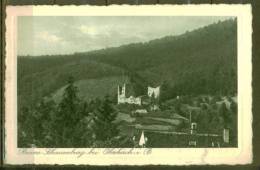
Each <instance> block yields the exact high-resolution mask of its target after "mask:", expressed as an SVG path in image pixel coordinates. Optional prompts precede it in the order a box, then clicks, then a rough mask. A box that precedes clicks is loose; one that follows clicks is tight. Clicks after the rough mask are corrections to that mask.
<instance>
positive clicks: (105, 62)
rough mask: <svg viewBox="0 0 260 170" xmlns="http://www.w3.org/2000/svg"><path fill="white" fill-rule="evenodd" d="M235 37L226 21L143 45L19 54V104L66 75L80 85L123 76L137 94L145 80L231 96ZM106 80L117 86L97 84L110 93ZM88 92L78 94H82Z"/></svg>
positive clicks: (49, 91) (52, 90)
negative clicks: (28, 55) (71, 53)
mask: <svg viewBox="0 0 260 170" xmlns="http://www.w3.org/2000/svg"><path fill="white" fill-rule="evenodd" d="M236 35H237V33H236V20H227V21H223V22H218V23H215V24H212V25H209V26H206V27H203V28H200V29H197V30H194V31H191V32H186V33H185V34H183V35H179V36H168V37H164V38H161V39H156V40H152V41H149V42H146V43H135V44H129V45H124V46H121V47H115V48H108V49H102V50H97V51H92V52H86V53H76V54H74V55H61V56H57V55H56V56H40V57H33V56H31V57H19V58H18V97H19V99H18V102H19V106H22V105H28V104H29V105H33V104H34V103H35V102H36V101H38V100H39V99H40V98H42V97H44V96H48V95H53V94H56V93H59V92H57V91H59V90H60V89H61V88H62V87H64V86H65V85H66V80H67V78H68V77H69V76H70V75H72V76H73V77H74V78H75V80H76V81H79V82H78V83H79V84H83V85H84V86H88V85H90V84H93V82H98V80H95V79H103V78H105V77H106V79H109V77H110V78H112V77H118V76H122V75H126V76H128V77H129V80H130V81H131V82H132V83H133V84H134V86H135V89H136V91H137V92H136V93H137V94H142V93H144V90H145V87H146V86H147V85H148V84H149V85H158V84H160V85H161V84H162V83H167V84H168V86H169V87H171V89H172V90H173V91H174V93H175V95H177V94H178V95H182V94H187V93H188V94H227V93H228V94H229V93H231V94H234V93H236V80H237V78H236V77H237V75H236V69H237V66H236V56H237V54H236V52H237V48H236V46H237V45H236V42H237V37H236ZM80 82H81V83H80ZM82 82H84V83H82ZM111 82H113V83H116V84H117V82H116V81H113V80H111V81H110V80H108V81H105V82H104V83H103V84H102V87H101V86H99V88H100V89H102V91H100V93H102V94H104V95H105V94H107V93H109V92H108V89H107V88H106V87H107V85H108V84H110V85H111ZM191 82H192V83H191ZM83 85H82V86H83ZM111 86H112V85H111ZM113 87H115V84H113ZM87 88H88V89H90V88H91V87H87ZM87 91H88V92H89V90H87ZM87 91H80V93H82V95H86V96H87V95H88V94H85V92H87ZM98 96H99V95H97V96H92V97H93V98H94V97H98ZM24 98H26V100H23V99H24Z"/></svg>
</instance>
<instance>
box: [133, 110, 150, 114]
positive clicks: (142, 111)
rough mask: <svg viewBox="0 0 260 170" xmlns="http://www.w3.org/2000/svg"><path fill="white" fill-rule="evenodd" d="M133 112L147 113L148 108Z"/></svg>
mask: <svg viewBox="0 0 260 170" xmlns="http://www.w3.org/2000/svg"><path fill="white" fill-rule="evenodd" d="M133 113H140V114H147V113H148V112H147V110H146V109H137V110H135V111H134V112H133Z"/></svg>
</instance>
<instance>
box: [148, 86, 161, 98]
mask: <svg viewBox="0 0 260 170" xmlns="http://www.w3.org/2000/svg"><path fill="white" fill-rule="evenodd" d="M147 95H148V96H149V97H154V98H155V99H157V98H159V96H160V86H158V87H155V88H153V87H150V86H148V90H147Z"/></svg>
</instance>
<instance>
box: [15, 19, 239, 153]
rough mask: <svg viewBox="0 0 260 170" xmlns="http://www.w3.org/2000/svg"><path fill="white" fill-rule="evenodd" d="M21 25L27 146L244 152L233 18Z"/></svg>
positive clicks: (22, 139) (21, 121)
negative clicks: (239, 137) (239, 149)
mask: <svg viewBox="0 0 260 170" xmlns="http://www.w3.org/2000/svg"><path fill="white" fill-rule="evenodd" d="M17 22H18V30H17V36H18V41H17V42H18V44H17V50H18V56H17V75H18V77H17V79H18V82H17V85H18V86H17V90H18V94H17V95H18V146H19V147H45V148H46V147H69V148H71V147H80V148H88V147H101V148H104V147H112V148H118V147H127V148H132V147H152V148H153V147H154V148H158V147H164V148H170V147H237V21H236V18H235V17H211V16H209V17H204V16H203V17H200V16H196V17H189V16H187V17H186V16H185V17H182V16H178V17H167V16H163V17H162V16H161V17H158V16H154V17H153V16H152V17H150V16H148V17H147V16H135V17H131V16H130V17H129V16H123V17H120V16H116V17H113V16H112V17H110V16H105V17H101V16H98V17H95V16H93V17H69V16H65V17H54V16H48V17H41V16H36V17H34V16H33V17H30V16H29V17H28V16H21V17H18V20H17ZM151 28H152V29H151Z"/></svg>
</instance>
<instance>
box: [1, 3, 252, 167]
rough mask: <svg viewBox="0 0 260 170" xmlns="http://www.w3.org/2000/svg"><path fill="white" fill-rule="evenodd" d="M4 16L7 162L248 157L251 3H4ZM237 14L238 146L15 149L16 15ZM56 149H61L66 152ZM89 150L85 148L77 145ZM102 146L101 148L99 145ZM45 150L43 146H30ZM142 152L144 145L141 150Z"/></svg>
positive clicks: (189, 161) (241, 160) (231, 160)
mask: <svg viewBox="0 0 260 170" xmlns="http://www.w3.org/2000/svg"><path fill="white" fill-rule="evenodd" d="M6 12H7V18H6V28H7V29H6V81H5V102H6V103H5V135H6V136H5V160H4V162H5V163H6V164H78V165H79V164H84V165H85V164H88V165H198V164H200V165H201V164H248V163H250V162H252V127H251V124H252V108H251V107H252V106H251V104H252V88H251V80H252V76H251V73H252V68H251V67H252V64H251V46H252V45H251V34H252V26H251V20H252V16H251V6H250V5H179V6H178V5H148V6H128V5H122V6H119V5H112V6H108V7H104V6H13V7H12V6H8V7H7V10H6ZM32 15H33V16H68V15H70V16H236V17H237V26H238V51H237V53H238V56H237V57H238V58H237V59H238V148H214V149H212V148H164V149H158V148H154V149H153V151H152V154H150V155H142V154H141V155H120V154H115V155H105V154H100V155H85V156H82V157H80V158H76V157H75V155H68V154H61V155H46V154H45V155H42V154H23V153H19V150H18V148H17V136H16V135H17V119H16V115H17V101H16V99H17V91H16V89H17V79H16V76H17V74H16V72H17V68H16V64H17V58H16V49H17V48H16V38H17V37H16V36H17V33H16V21H17V16H32ZM68 150H71V149H70V148H67V149H59V151H68ZM77 150H78V151H89V150H90V149H88V148H81V149H77ZM100 150H103V149H100ZM30 151H34V152H38V151H39V152H45V151H46V149H44V148H35V149H30ZM140 151H143V149H140Z"/></svg>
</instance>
